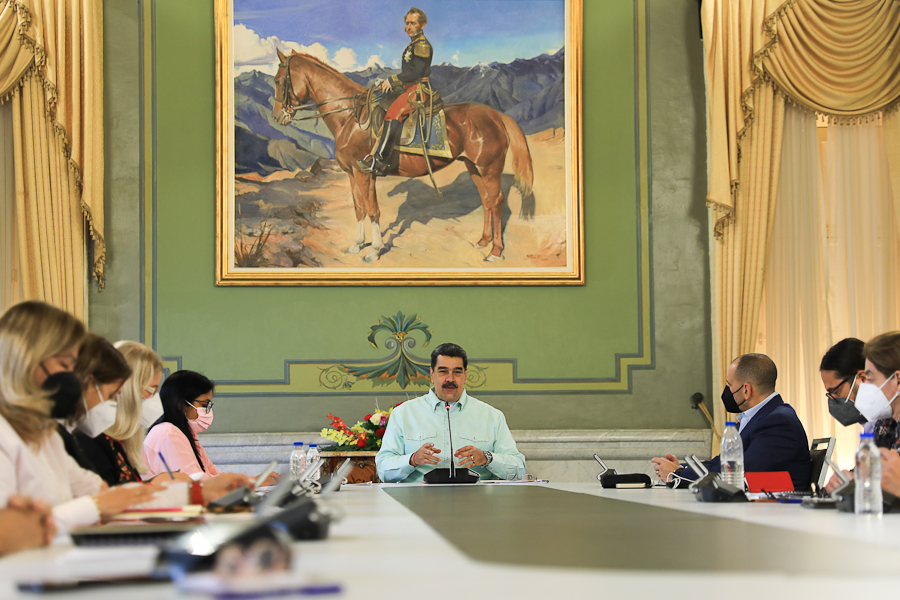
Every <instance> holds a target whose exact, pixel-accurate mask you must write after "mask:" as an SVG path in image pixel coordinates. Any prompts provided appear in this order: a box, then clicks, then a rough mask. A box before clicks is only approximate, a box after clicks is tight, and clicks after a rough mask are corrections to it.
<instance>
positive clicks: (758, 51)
mask: <svg viewBox="0 0 900 600" xmlns="http://www.w3.org/2000/svg"><path fill="white" fill-rule="evenodd" d="M701 17H702V22H703V39H704V46H705V51H706V84H707V118H708V136H709V138H708V139H709V188H708V192H707V205H708V206H709V207H710V217H711V220H712V222H713V225H712V227H711V240H710V253H711V258H710V260H711V270H712V273H713V278H714V281H713V295H714V297H713V310H714V314H713V338H714V339H713V350H714V354H713V356H714V361H715V364H714V365H713V373H714V378H715V379H714V385H715V389H720V388H721V387H722V385H723V384H724V381H723V379H724V374H725V371H726V369H727V367H728V364H729V362H730V360H731V359H732V358H733V357H735V356H737V355H739V354H743V353H746V352H752V351H753V350H754V348H755V347H756V336H757V327H758V323H759V312H760V307H761V303H762V297H763V296H762V295H763V284H764V279H765V265H766V255H767V251H768V244H769V237H770V234H771V229H772V223H773V216H774V210H775V199H776V197H777V189H778V179H779V167H780V154H781V142H782V140H781V137H782V135H783V127H784V122H783V121H784V103H785V100H786V99H787V100H789V101H790V102H792V103H793V104H797V105H799V106H801V107H803V108H805V109H808V110H818V111H821V112H825V113H828V114H831V115H835V116H837V117H854V116H860V115H865V114H869V113H872V112H876V111H879V110H886V109H887V110H890V109H893V108H896V105H897V102H898V100H900V35H898V33H897V32H898V27H900V0H846V1H843V2H836V1H835V0H786V1H785V0H706V1H705V2H703V4H702V15H701ZM896 112H897V111H894V114H889V115H888V117H887V118H886V125H887V121H896V120H898V117H897V115H896ZM890 125H891V127H893V131H896V132H897V133H896V134H895V135H894V136H893V137H892V138H891V139H892V140H893V142H891V141H889V142H888V145H889V150H888V152H889V159H890V161H891V165H892V166H893V167H894V169H893V171H894V172H895V174H894V175H893V181H894V188H895V190H896V189H898V188H900V181H898V179H900V176H898V175H896V172H898V170H900V131H898V130H897V129H896V128H897V127H900V125H896V124H894V123H893V122H891V123H890ZM891 147H893V150H891ZM895 202H897V193H895ZM716 408H717V412H716V419H717V421H718V422H720V423H721V421H722V420H723V419H724V416H725V415H724V412H723V409H722V408H721V406H719V405H718V404H717V407H716Z"/></svg>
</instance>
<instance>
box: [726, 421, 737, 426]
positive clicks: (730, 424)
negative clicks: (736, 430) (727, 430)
mask: <svg viewBox="0 0 900 600" xmlns="http://www.w3.org/2000/svg"><path fill="white" fill-rule="evenodd" d="M725 427H737V423H735V422H734V421H726V422H725Z"/></svg>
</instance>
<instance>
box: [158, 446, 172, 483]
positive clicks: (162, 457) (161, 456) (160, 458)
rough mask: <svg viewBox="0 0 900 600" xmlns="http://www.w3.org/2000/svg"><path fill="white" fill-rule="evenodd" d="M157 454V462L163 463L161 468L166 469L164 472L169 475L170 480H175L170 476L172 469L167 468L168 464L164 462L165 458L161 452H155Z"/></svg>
mask: <svg viewBox="0 0 900 600" xmlns="http://www.w3.org/2000/svg"><path fill="white" fill-rule="evenodd" d="M157 454H159V460H161V461H162V462H163V466H164V467H165V468H166V472H167V473H168V474H169V477H171V478H172V481H174V480H175V476H174V475H172V469H170V468H169V463H167V462H166V457H165V456H163V455H162V452H157Z"/></svg>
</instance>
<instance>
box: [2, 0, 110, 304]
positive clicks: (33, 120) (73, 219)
mask: <svg viewBox="0 0 900 600" xmlns="http://www.w3.org/2000/svg"><path fill="white" fill-rule="evenodd" d="M10 99H12V102H13V120H14V133H15V136H14V137H15V146H16V148H15V150H16V152H15V162H16V204H17V215H18V216H17V219H18V220H19V227H18V232H19V244H20V245H21V247H22V251H21V262H22V264H21V268H22V284H23V294H24V296H25V297H26V298H38V299H43V300H47V301H50V302H53V303H55V304H57V305H58V306H60V307H62V308H66V309H67V310H70V311H72V312H73V313H75V314H77V315H79V316H82V314H83V312H84V310H83V297H84V284H83V283H81V282H83V281H84V264H83V263H84V252H83V244H84V242H83V240H84V237H85V229H87V230H88V232H89V233H90V238H91V241H92V242H93V250H94V252H93V264H92V265H91V271H92V272H93V275H94V277H95V278H96V279H97V280H98V282H99V284H100V286H101V288H102V286H103V265H104V263H105V261H106V243H105V241H104V236H103V229H104V225H103V175H104V173H103V171H104V158H103V141H104V140H103V131H104V129H103V2H102V0H79V1H78V2H68V1H66V2H58V1H56V0H0V100H3V101H7V100H10ZM61 285H62V286H63V287H64V288H65V289H58V288H60V286H61Z"/></svg>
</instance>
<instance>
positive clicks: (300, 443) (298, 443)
mask: <svg viewBox="0 0 900 600" xmlns="http://www.w3.org/2000/svg"><path fill="white" fill-rule="evenodd" d="M302 445H303V442H294V448H296V447H298V446H302Z"/></svg>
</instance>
